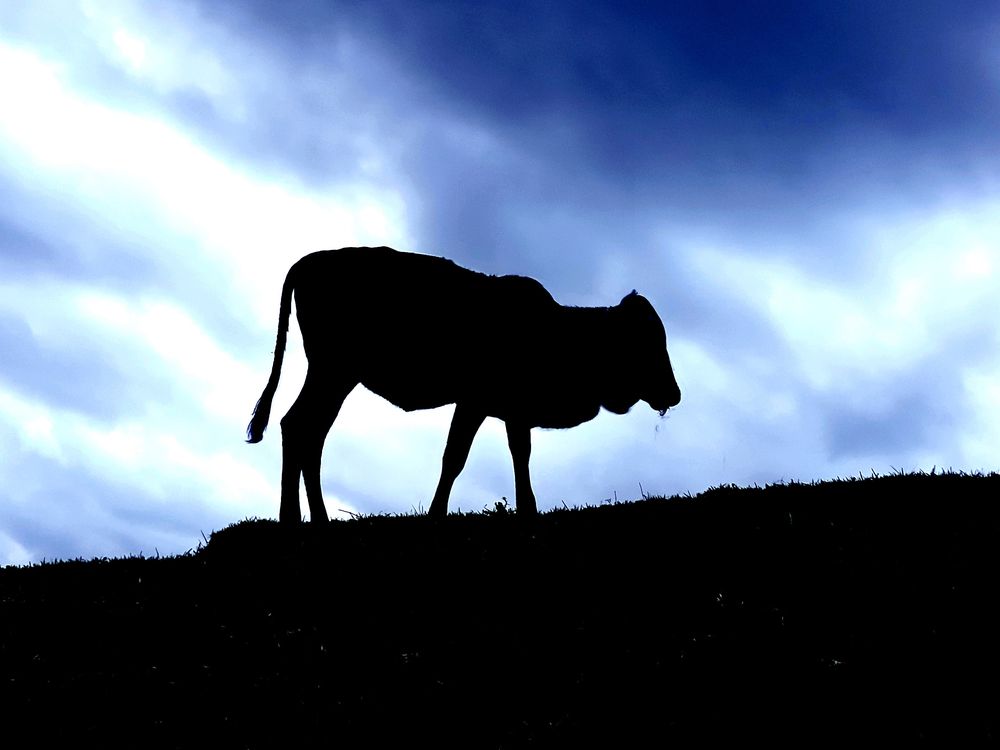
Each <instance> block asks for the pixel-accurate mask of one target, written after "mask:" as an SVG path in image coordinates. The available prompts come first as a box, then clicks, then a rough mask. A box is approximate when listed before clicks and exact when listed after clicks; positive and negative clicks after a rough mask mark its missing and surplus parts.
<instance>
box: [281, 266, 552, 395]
mask: <svg viewBox="0 0 1000 750" xmlns="http://www.w3.org/2000/svg"><path fill="white" fill-rule="evenodd" d="M294 273H295V275H296V276H295V289H296V291H295V302H296V306H297V310H298V318H299V323H300V327H301V329H302V335H303V340H304V342H305V349H306V354H307V356H309V359H310V362H311V363H312V362H313V361H324V362H329V364H330V365H331V367H334V368H336V369H337V370H338V371H341V372H345V373H347V372H350V373H351V375H350V377H352V378H356V379H357V380H358V381H360V382H361V383H363V384H364V385H365V386H366V387H368V388H369V389H370V390H372V391H374V392H375V393H378V394H379V395H381V396H383V397H385V398H387V399H388V400H390V401H392V402H393V403H395V404H397V405H398V406H401V407H402V408H404V409H422V408H432V407H435V406H441V405H443V404H447V403H454V402H456V401H457V400H460V399H466V400H469V399H481V400H486V401H497V400H501V401H502V400H503V399H505V398H506V399H511V398H516V394H511V393H507V394H505V393H504V390H505V389H509V388H510V387H511V385H512V383H513V381H512V378H517V377H523V376H522V375H520V373H523V371H524V369H525V367H526V365H527V364H528V362H529V361H531V360H533V359H537V356H538V354H539V352H540V349H541V347H543V346H544V345H545V341H546V339H547V337H548V336H547V330H548V328H549V326H550V324H551V318H552V316H553V314H554V311H555V310H556V309H557V308H558V305H557V304H556V303H555V301H554V300H553V299H552V297H551V295H549V293H548V292H547V291H546V290H545V289H544V288H543V287H542V285H541V284H539V283H538V282H537V281H535V280H533V279H528V278H524V277H519V276H499V277H496V276H488V275H486V274H481V273H477V272H475V271H470V270H468V269H465V268H462V267H461V266H458V265H456V264H455V263H453V262H452V261H450V260H446V259H444V258H438V257H434V256H429V255H419V254H416V253H401V252H398V251H395V250H393V249H391V248H387V247H377V248H343V249H340V250H327V251H322V252H318V253H312V254H311V255H307V256H306V257H304V258H303V259H302V260H300V261H299V262H298V263H297V264H296V266H295V268H294ZM515 385H516V384H515ZM515 390H516V389H515ZM501 408H502V405H501ZM491 411H495V409H491Z"/></svg>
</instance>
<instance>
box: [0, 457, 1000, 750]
mask: <svg viewBox="0 0 1000 750" xmlns="http://www.w3.org/2000/svg"><path fill="white" fill-rule="evenodd" d="M998 498H1000V475H996V474H992V475H989V476H968V475H960V474H943V475H942V474H939V475H905V476H892V477H883V478H874V479H865V480H852V481H839V482H827V483H821V484H815V485H801V484H792V485H778V486H769V487H767V488H762V489H737V488H728V487H724V488H718V489H714V490H711V491H709V492H706V493H703V494H702V495H699V496H698V497H695V498H673V499H648V500H645V501H642V502H636V503H628V504H625V503H623V504H618V505H608V506H602V507H598V508H585V509H579V510H561V511H553V512H550V513H547V514H544V515H542V516H541V517H540V518H538V519H537V520H536V521H535V522H533V523H524V522H523V521H522V520H520V519H518V518H517V517H516V516H515V515H513V514H511V513H506V512H503V511H502V508H501V509H498V510H497V511H496V512H492V513H483V514H478V515H455V516H450V517H448V518H447V519H446V520H444V521H443V522H432V521H430V520H429V519H427V518H424V517H373V518H361V519H357V520H354V521H349V522H334V523H331V524H329V525H327V526H325V527H321V526H316V527H313V526H311V525H308V524H306V525H303V526H301V527H299V528H296V529H292V530H288V529H284V528H280V527H279V526H278V525H277V524H276V523H274V522H268V521H248V522H244V523H241V524H237V525H235V526H232V527H230V528H228V529H224V530H222V531H219V532H217V533H215V534H213V535H212V537H211V539H210V541H209V543H208V545H207V546H205V547H204V548H202V549H200V550H198V551H197V552H196V553H192V554H190V555H187V556H183V557H177V558H164V559H141V558H135V559H123V560H110V561H91V562H81V561H78V562H63V563H56V564H46V565H41V566H34V567H30V568H8V569H5V570H3V571H0V707H2V708H0V711H2V713H3V725H4V728H5V730H7V732H10V731H13V730H14V729H16V728H18V727H23V728H27V729H29V730H30V731H31V732H32V734H33V736H34V737H35V740H36V741H37V742H39V743H52V742H55V741H70V740H72V741H74V742H81V741H84V740H85V739H88V738H89V739H92V740H93V741H95V742H97V743H100V744H101V745H102V746H105V747H106V746H109V745H122V746H126V745H127V746H140V745H141V746H146V747H150V746H152V747H192V746H206V745H209V744H216V745H219V746H223V747H230V746H232V747H237V746H238V747H269V746H274V745H276V744H279V743H281V742H291V743H292V744H291V745H290V746H294V747H312V746H328V745H337V746H339V747H354V746H365V747H378V746H392V745H394V744H400V743H402V742H405V743H406V744H407V745H408V746H421V745H422V744H423V743H424V742H427V741H433V742H435V743H436V745H437V746H439V747H440V746H457V747H467V748H476V747H496V748H499V747H528V746H530V747H561V746H566V747H580V746H588V745H595V744H603V743H605V742H612V741H614V742H616V743H618V745H617V746H622V747H634V746H649V744H650V742H651V741H653V742H655V743H657V744H658V743H660V742H663V741H668V740H688V741H698V742H699V743H706V742H708V741H711V740H720V739H723V740H725V739H729V740H732V739H740V740H744V741H746V740H751V739H753V740H757V741H765V740H777V741H815V740H831V741H837V740H842V741H846V740H847V739H849V738H856V737H858V736H860V735H862V734H863V735H864V736H865V737H867V738H869V739H874V740H878V739H883V740H886V739H892V740H896V741H900V740H901V741H905V742H912V741H914V740H920V739H926V740H942V739H949V740H952V741H961V740H976V741H984V740H988V739H992V740H993V741H995V740H996V738H997V734H998V725H997V717H998V713H1000V710H998V707H1000V700H998V697H1000V695H998V692H1000V691H998V687H997V674H998V673H1000V669H998V668H1000V658H998V648H997V634H998V633H1000V628H998V625H1000V622H998V615H997V612H998V606H997V599H998V586H997V580H996V571H997V570H1000V566H998V559H997V558H998V549H1000V547H998V542H1000V500H998Z"/></svg>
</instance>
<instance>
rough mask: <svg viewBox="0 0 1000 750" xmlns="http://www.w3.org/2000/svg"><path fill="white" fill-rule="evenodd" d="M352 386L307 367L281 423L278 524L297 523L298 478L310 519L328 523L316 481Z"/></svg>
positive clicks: (298, 511)
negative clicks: (329, 436) (327, 441)
mask: <svg viewBox="0 0 1000 750" xmlns="http://www.w3.org/2000/svg"><path fill="white" fill-rule="evenodd" d="M354 385H355V384H354V383H345V382H344V381H343V380H342V379H336V378H334V377H330V376H329V373H328V372H327V371H326V370H325V369H323V368H318V367H313V366H310V368H309V370H308V371H307V372H306V381H305V383H304V384H303V386H302V391H301V392H300V393H299V396H298V398H296V399H295V403H294V404H292V408H291V409H289V410H288V413H287V414H286V415H285V416H284V418H283V419H282V420H281V439H282V466H281V509H280V510H279V512H278V518H279V520H280V521H281V522H283V523H296V522H298V521H299V518H300V516H299V513H300V506H299V477H300V476H301V477H303V478H304V479H305V485H306V497H307V498H308V500H309V515H310V517H311V519H312V520H313V521H326V520H328V518H329V517H328V516H327V513H326V506H325V505H324V504H323V492H322V489H321V488H320V481H319V469H320V458H321V456H322V453H323V442H324V441H325V439H326V435H327V433H328V432H329V431H330V426H331V425H332V424H333V420H334V419H336V417H337V414H338V412H339V411H340V407H341V405H342V404H343V403H344V399H345V398H347V394H348V393H350V392H351V389H352V388H353V387H354Z"/></svg>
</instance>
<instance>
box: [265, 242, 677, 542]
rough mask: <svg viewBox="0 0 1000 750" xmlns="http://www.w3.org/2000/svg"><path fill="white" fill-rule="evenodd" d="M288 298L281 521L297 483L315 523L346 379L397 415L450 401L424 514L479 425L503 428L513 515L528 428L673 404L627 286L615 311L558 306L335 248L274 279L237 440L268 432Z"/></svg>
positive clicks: (500, 284)
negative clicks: (268, 338) (253, 394)
mask: <svg viewBox="0 0 1000 750" xmlns="http://www.w3.org/2000/svg"><path fill="white" fill-rule="evenodd" d="M293 295H294V297H295V306H296V312H297V317H298V321H299V328H300V330H301V332H302V343H303V347H304V349H305V353H306V357H307V359H308V362H309V366H308V369H307V371H306V378H305V383H304V385H303V386H302V391H301V393H299V396H298V398H297V399H296V400H295V403H293V404H292V407H291V408H290V409H289V410H288V413H287V414H286V415H285V416H284V418H283V419H282V420H281V435H282V469H281V507H280V511H279V519H280V520H281V521H282V522H297V521H299V519H300V506H299V477H300V476H301V477H302V478H303V479H304V483H305V487H306V497H307V499H308V502H309V512H310V515H311V518H312V520H313V521H325V520H327V518H328V516H327V513H326V507H325V505H324V503H323V493H322V489H321V487H320V461H321V457H322V452H323V443H324V441H325V440H326V436H327V433H328V432H329V430H330V427H331V426H332V425H333V422H334V420H335V419H336V418H337V414H338V412H339V411H340V407H341V405H342V404H343V402H344V399H345V398H346V397H347V395H348V394H349V393H350V392H351V390H353V389H354V387H355V386H357V384H358V383H361V384H362V385H364V386H365V387H366V388H368V389H369V390H371V391H373V392H374V393H377V394H378V395H380V396H382V397H383V398H385V399H387V400H389V401H391V402H392V403H393V404H396V405H397V406H399V407H401V408H402V409H405V410H406V411H412V410H414V409H432V408H435V407H438V406H443V405H445V404H455V413H454V416H453V418H452V422H451V428H450V431H449V433H448V442H447V444H446V446H445V451H444V458H443V460H442V468H441V479H440V481H439V482H438V486H437V490H436V491H435V493H434V498H433V500H432V501H431V505H430V510H429V513H430V515H431V516H437V517H442V516H444V515H446V514H447V512H448V497H449V495H450V494H451V488H452V485H453V484H454V482H455V478H456V477H457V476H458V474H459V473H460V472H461V471H462V468H463V467H464V466H465V461H466V459H467V458H468V455H469V448H470V447H471V445H472V440H473V438H474V437H475V435H476V432H477V431H478V429H479V426H480V425H481V424H482V423H483V420H485V418H486V417H496V418H498V419H501V420H503V421H504V424H505V425H506V428H507V440H508V444H509V446H510V453H511V457H512V459H513V463H514V484H515V501H516V505H517V511H518V513H519V514H530V515H533V514H534V513H536V503H535V495H534V493H533V492H532V489H531V479H530V477H529V474H528V459H529V456H530V454H531V428H532V427H555V428H565V427H574V426H576V425H578V424H581V423H582V422H586V421H588V420H590V419H593V418H594V417H595V416H596V415H597V413H598V412H599V411H600V409H601V407H604V408H605V409H607V410H608V411H611V412H614V413H616V414H624V413H625V412H627V411H628V410H629V409H630V408H631V407H632V406H633V405H635V404H636V403H637V402H638V401H640V400H642V401H645V402H646V403H648V404H649V405H650V406H651V407H652V408H653V409H655V410H657V411H659V412H660V414H661V415H662V414H665V413H666V410H667V409H669V408H671V407H673V406H675V405H676V404H677V403H679V401H680V397H681V396H680V389H679V388H678V386H677V381H676V380H675V379H674V373H673V369H672V368H671V365H670V356H669V354H668V353H667V340H666V334H665V332H664V330H663V324H662V323H661V322H660V318H659V316H658V315H657V314H656V311H655V310H654V309H653V306H652V305H651V304H650V303H649V302H648V301H647V300H646V299H645V298H644V297H642V296H641V295H639V294H636V292H635V291H633V292H632V293H631V294H628V295H627V296H626V297H625V298H624V299H623V300H622V301H621V302H620V303H619V304H617V305H615V306H614V307H567V306H563V305H560V304H558V303H557V302H556V301H555V300H554V299H553V298H552V295H550V294H549V293H548V292H547V291H546V290H545V288H544V287H543V286H542V285H541V284H540V283H539V282H537V281H535V280H534V279H530V278H526V277H523V276H488V275H486V274H482V273H478V272H476V271H470V270H468V269H465V268H462V267H461V266H458V265H456V264H455V263H453V262H452V261H450V260H446V259H444V258H437V257H433V256H429V255H419V254H415V253H403V252H398V251H396V250H393V249H392V248H389V247H374V248H369V247H347V248H342V249H340V250H324V251H320V252H316V253H311V254H309V255H306V256H305V257H303V258H302V259H301V260H299V261H298V262H296V263H295V264H294V265H292V267H291V269H289V271H288V275H287V276H286V277H285V283H284V286H283V287H282V290H281V307H280V313H279V318H278V337H277V342H276V343H275V347H274V363H273V365H272V367H271V376H270V378H269V379H268V381H267V385H266V386H265V388H264V392H263V393H262V394H261V397H260V399H259V400H258V402H257V405H256V407H255V408H254V411H253V417H252V419H251V421H250V424H249V425H248V427H247V442H250V443H256V442H259V441H260V440H261V439H262V438H263V436H264V429H265V428H266V427H267V422H268V417H269V415H270V411H271V401H272V399H273V398H274V392H275V390H276V389H277V387H278V378H279V376H280V374H281V362H282V359H283V357H284V351H285V342H286V339H287V335H288V320H289V317H290V315H291V307H292V296H293Z"/></svg>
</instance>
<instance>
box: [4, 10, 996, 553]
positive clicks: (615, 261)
mask: <svg viewBox="0 0 1000 750" xmlns="http://www.w3.org/2000/svg"><path fill="white" fill-rule="evenodd" d="M0 27H2V28H3V33H2V35H0V64H2V66H3V67H4V69H7V70H17V71H18V75H17V76H8V77H5V78H3V79H0V196H2V198H3V200H0V274H2V278H3V281H2V282H0V347H2V350H3V351H4V352H5V356H6V359H5V361H4V367H3V371H2V373H0V432H2V437H3V439H4V440H5V444H8V442H9V443H10V444H12V445H16V446H17V449H16V451H14V452H12V453H11V456H12V458H11V460H10V461H9V462H5V465H4V468H3V469H2V470H0V480H2V483H3V485H4V486H5V487H6V488H7V489H6V490H5V491H6V493H7V495H6V497H5V503H4V507H5V508H6V510H5V511H4V512H5V513H6V516H5V521H4V523H3V524H2V528H3V530H4V531H3V534H4V536H3V537H2V538H0V554H2V555H4V556H5V558H6V559H11V560H24V559H26V556H28V557H31V558H32V559H37V556H38V555H46V556H49V557H54V556H72V555H75V554H101V553H104V554H114V553H122V552H131V551H134V550H135V549H136V548H137V547H139V548H144V549H145V551H146V552H149V549H148V546H149V541H148V540H152V542H153V544H154V545H158V546H160V551H161V552H166V551H167V550H170V551H183V549H186V548H187V547H190V546H191V544H192V542H195V543H196V542H197V539H198V538H199V537H198V533H197V532H199V531H200V530H203V529H207V528H212V527H214V526H217V525H219V524H221V523H225V522H229V521H232V520H235V519H236V518H239V517H242V515H243V514H261V515H274V513H275V512H276V502H277V500H276V492H277V490H276V487H275V484H276V481H277V477H278V473H279V470H280V455H279V454H280V450H279V448H280V439H279V437H280V436H279V435H278V434H277V433H278V430H277V425H276V424H272V428H271V431H270V433H269V435H268V438H267V439H266V440H265V441H264V443H263V444H262V445H259V446H252V447H248V446H245V445H244V444H243V443H242V442H241V438H242V429H243V425H244V424H245V422H246V420H247V418H248V417H249V410H250V408H251V407H252V404H253V402H254V400H255V399H256V397H257V395H258V394H259V392H260V388H261V387H262V386H263V384H264V380H265V379H266V373H267V371H268V368H269V367H270V361H271V360H270V356H271V347H272V346H273V341H274V328H275V325H276V322H277V307H278V295H279V292H280V287H281V283H282V280H283V278H284V274H285V272H286V270H287V268H288V267H289V265H290V264H291V263H292V262H293V261H294V260H296V259H297V258H298V257H300V256H301V255H303V254H305V253H306V252H309V251H312V250H317V249H322V248H330V247H337V246H340V245H356V244H391V245H394V246H397V247H399V248H401V249H409V250H417V251H422V252H430V253H434V254H441V255H446V256H449V257H452V258H454V259H455V260H457V261H459V262H460V263H462V264H464V265H467V266H469V267H472V268H476V269H478V270H481V271H486V272H489V273H520V274H525V275H531V276H535V277H536V278H538V279H539V280H541V281H542V282H543V283H544V284H545V285H546V286H547V287H548V288H549V289H550V290H552V292H553V293H554V295H555V296H556V297H557V299H559V300H560V301H562V302H565V303H568V304H577V305H610V304H614V303H615V302H617V301H618V299H620V298H621V296H622V295H624V294H625V293H627V292H628V291H630V290H631V289H632V288H637V289H639V290H640V291H641V292H643V293H644V294H645V295H646V296H647V297H648V298H649V299H650V300H651V301H652V302H653V303H654V305H655V307H656V308H657V310H659V311H660V313H661V316H662V317H663V319H664V322H665V324H666V328H667V334H668V338H669V342H670V349H671V357H672V360H673V362H674V366H675V370H676V374H677V378H678V380H679V382H680V384H681V388H682V390H683V393H684V398H683V401H682V404H681V406H680V408H679V409H677V410H675V411H672V412H671V413H670V414H669V416H668V418H667V419H666V420H662V421H661V420H660V419H659V418H658V417H657V415H656V414H655V413H653V412H651V411H650V410H647V409H645V408H644V407H641V405H640V406H639V407H637V408H636V409H634V410H633V411H632V413H630V414H628V415H627V416H624V417H613V416H611V415H606V414H605V415H601V416H600V417H598V419H596V420H595V421H594V422H592V423H589V424H587V425H585V426H581V427H580V428H577V429H574V430H570V431H552V432H539V434H538V435H536V436H535V450H534V453H533V459H532V461H533V467H534V469H535V474H534V479H535V489H536V493H537V494H538V496H539V499H540V500H541V501H542V505H543V506H545V505H547V504H548V505H551V504H558V503H560V502H562V501H563V500H565V501H566V502H567V503H568V504H574V503H576V502H580V501H584V500H589V501H593V502H600V501H601V500H603V499H605V498H607V497H613V496H614V494H615V493H617V494H618V496H619V497H627V496H633V497H634V496H635V495H637V494H638V491H639V488H638V485H639V483H640V482H641V483H642V486H643V488H644V490H645V491H647V492H685V491H690V492H697V491H699V490H700V489H703V488H704V487H706V486H709V485H713V484H718V483H721V482H727V481H733V482H741V483H745V482H752V481H757V482H767V481H774V480H775V479H780V478H802V479H812V478H819V477H825V476H833V475H837V474H853V473H856V471H857V470H858V469H859V466H861V465H863V468H865V469H868V468H876V469H879V470H889V468H890V467H891V466H895V467H897V468H899V467H901V468H917V467H922V468H930V464H932V463H938V465H954V466H956V468H958V467H962V466H968V467H970V468H979V467H982V466H985V465H987V464H990V462H993V463H995V446H996V444H997V440H998V439H1000V438H998V434H997V429H998V428H997V425H1000V399H998V397H997V393H998V392H1000V390H998V389H1000V385H998V382H1000V381H998V377H1000V375H998V373H1000V355H998V354H997V352H998V351H1000V341H998V339H997V332H996V325H995V315H994V314H993V310H994V308H995V302H994V300H995V299H996V298H997V296H998V292H1000V281H998V279H1000V276H998V273H1000V257H998V255H997V248H998V247H1000V227H998V225H997V222H996V220H995V217H996V216H997V215H1000V213H998V211H997V200H998V196H1000V189H998V185H1000V181H998V179H997V178H998V170H997V166H998V162H997V158H996V154H997V153H998V149H997V146H1000V143H998V142H997V135H996V134H997V133H998V132H1000V127H998V125H1000V122H998V119H1000V118H998V107H997V103H998V99H997V96H998V95H997V92H996V87H995V85H994V84H995V73H994V70H993V69H994V68H995V65H993V63H995V59H993V58H994V57H995V55H993V53H992V49H993V48H994V47H995V45H993V44H992V41H993V39H992V38H991V35H994V34H995V29H996V13H995V9H994V8H992V7H991V6H990V4H984V3H976V2H962V3H959V5H957V6H956V5H954V4H952V5H947V6H946V5H938V4H936V3H931V2H927V3H918V4H917V5H916V6H914V5H912V4H893V3H889V4H882V5H879V6H878V7H877V8H876V7H871V6H870V4H848V5H846V6H839V7H838V8H837V10H836V12H834V11H831V10H829V9H828V8H826V7H825V6H823V5H822V4H812V5H809V4H807V5H805V6H803V5H801V4H798V3H796V4H780V3H779V4H778V5H772V6H769V8H768V9H767V12H762V11H761V9H759V8H757V7H752V8H751V7H749V6H748V7H747V8H741V7H734V6H732V4H727V5H726V7H725V8H724V9H722V8H720V7H716V6H715V5H712V4H709V5H707V6H706V5H705V4H704V3H692V4H683V3H682V4H680V5H672V6H671V7H670V8H669V9H659V8H652V7H651V6H641V7H640V6H638V5H633V4H629V3H625V4H621V3H615V4H610V3H608V4H604V3H591V4H588V5H587V6H586V7H582V6H581V7H580V8H576V9H572V12H570V9H568V8H567V7H564V6H558V7H556V6H552V5H551V4H544V3H537V2H516V3H514V4H510V3H486V4H477V6H476V7H475V8H474V9H473V8H456V7H455V6H454V5H451V4H436V3H431V4H426V3H423V4H416V5H415V4H411V3H398V2H380V3H367V4H364V5H361V6H358V5H356V4H353V3H326V2H322V3H320V2H312V1H311V0H296V1H295V2H292V3H285V4H282V5H281V6H280V7H279V6H276V5H274V4H272V3H218V2H212V3H205V2H194V1H190V2H181V1H179V0H178V1H177V2H164V3H159V4H157V5H155V6H149V5H145V4H140V3H137V2H131V1H129V0H108V1H107V2H105V1H104V0H102V2H100V3H98V2H80V3H75V4H74V3H62V4H59V5H58V6H54V5H49V4H45V3H28V4H20V5H18V4H12V5H8V6H4V7H3V8H0ZM619 364H620V363H616V362H607V361H604V360H603V359H602V358H601V357H600V356H596V357H595V362H594V366H595V367H602V366H608V367H614V366H619ZM304 370H305V360H304V356H303V354H302V351H301V345H300V343H299V340H298V338H297V334H296V333H295V332H294V331H293V334H292V337H291V340H290V345H289V352H288V356H287V357H286V360H285V370H284V372H283V376H282V386H281V389H280V391H279V394H278V397H277V399H276V402H275V407H274V414H275V422H276V421H277V419H278V418H279V417H280V414H281V413H283V411H284V409H286V408H287V407H288V405H290V403H291V401H292V399H294V397H295V395H296V392H297V390H298V385H299V383H301V381H302V377H303V373H304ZM449 417H450V411H449V410H448V409H442V410H435V411H431V412H426V413H414V414H404V413H402V412H400V411H399V410H396V409H395V408H394V407H392V406H390V405H388V404H386V403H385V402H382V401H380V400H378V399H376V398H375V397H373V396H371V395H370V394H366V393H365V392H364V391H363V389H358V391H357V392H356V393H355V394H353V395H352V396H351V397H350V399H349V400H348V402H347V404H346V405H345V407H344V410H343V413H342V414H341V417H340V418H339V419H338V422H337V424H336V425H335V426H334V429H333V432H332V433H331V437H330V442H329V444H328V449H327V454H326V455H327V460H326V461H325V462H324V482H325V484H326V489H327V493H328V505H329V506H330V508H331V510H333V509H335V508H338V507H339V508H344V509H345V510H349V511H356V510H364V511H386V510H389V511H408V510H410V509H411V508H414V507H420V506H421V504H423V505H426V503H427V501H428V499H429V497H430V495H431V493H432V491H433V487H434V484H435V483H436V481H437V473H438V467H439V462H440V454H441V450H442V449H443V445H444V441H445V438H446V435H447V426H448V420H449ZM505 443H506V441H505V438H504V435H503V430H502V426H501V425H499V424H498V423H494V422H488V423H487V424H486V425H485V426H484V429H483V432H482V434H481V435H480V436H479V438H478V440H477V442H476V444H475V445H474V448H473V453H472V455H471V457H470V461H469V465H468V468H467V469H466V472H465V473H464V474H463V475H462V477H461V478H460V480H459V482H458V484H457V485H456V489H455V498H456V501H455V503H454V504H453V505H455V507H457V506H459V505H461V507H463V509H466V510H468V509H473V510H476V509H479V508H480V507H482V506H484V505H491V504H492V502H495V501H496V500H497V499H499V497H500V496H501V495H504V494H507V496H508V497H509V496H510V493H511V491H512V489H513V485H512V477H511V472H510V463H509V457H508V456H507V454H506V445H505ZM5 457H6V456H5ZM83 511H85V512H83ZM80 519H84V520H82V521H81V520H80ZM144 539H145V540H147V542H146V543H145V544H144V543H143V540H144ZM161 542H162V545H161Z"/></svg>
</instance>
